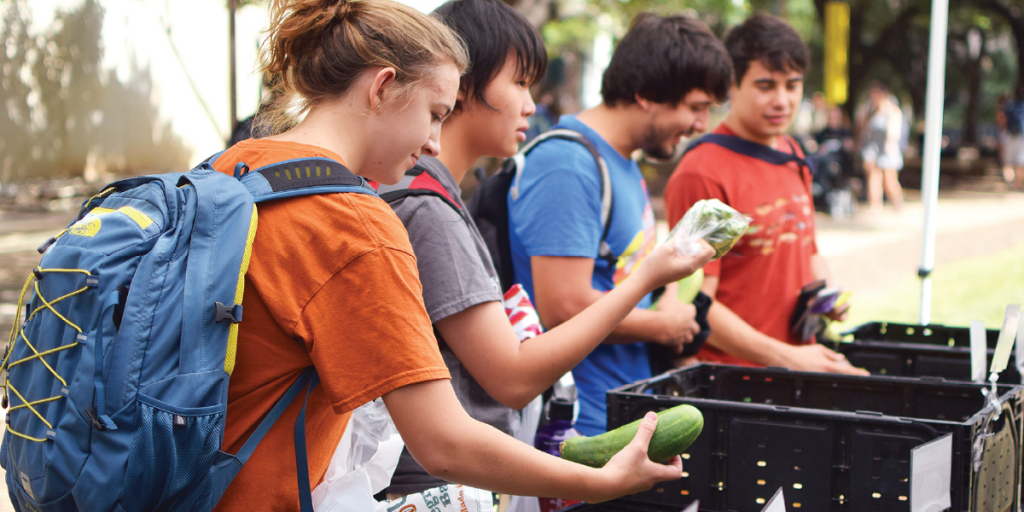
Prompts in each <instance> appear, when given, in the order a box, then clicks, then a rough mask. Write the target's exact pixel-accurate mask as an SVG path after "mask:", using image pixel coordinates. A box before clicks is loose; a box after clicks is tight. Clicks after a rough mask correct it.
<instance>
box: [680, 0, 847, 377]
mask: <svg viewBox="0 0 1024 512" xmlns="http://www.w3.org/2000/svg"><path fill="white" fill-rule="evenodd" d="M725 46H726V49H727V50H728V51H729V55H730V57H731V58H732V62H733V70H734V77H735V83H734V84H733V86H732V90H731V100H730V102H731V108H730V112H729V114H728V116H727V117H726V119H725V121H723V122H722V124H721V125H719V126H718V128H716V129H715V130H714V133H717V134H723V135H727V136H733V137H738V138H739V139H743V141H747V142H746V143H747V144H749V143H751V142H752V143H756V144H760V145H763V146H767V147H768V148H770V149H774V150H777V151H780V152H783V153H789V154H796V155H797V156H799V157H803V153H802V152H801V151H800V149H799V146H798V145H797V144H796V143H795V142H794V141H793V140H792V139H791V138H790V137H788V136H787V135H785V133H786V131H787V130H788V129H789V126H790V124H792V122H793V119H794V118H795V117H796V114H797V109H798V106H799V105H800V100H801V99H802V97H803V75H804V70H806V69H807V64H808V52H807V47H806V45H804V43H803V41H802V40H801V39H800V36H799V35H798V34H797V33H796V31H795V30H793V28H792V27H790V26H789V25H788V24H787V23H786V22H785V21H783V20H781V19H779V18H777V17H774V16H770V15H766V14H759V15H755V16H753V17H751V18H750V19H748V20H747V21H745V22H744V23H743V24H741V25H739V26H736V27H734V28H733V29H732V30H730V31H729V33H728V34H727V35H726V38H725ZM741 142H742V141H741ZM752 147H755V148H756V147H757V146H752ZM810 186H811V175H810V172H809V171H808V169H807V168H806V167H804V166H800V165H798V164H797V163H795V162H790V163H786V164H773V163H769V162H767V161H765V160H762V159H759V158H755V157H752V156H746V155H744V154H740V153H737V152H734V151H732V150H730V149H726V148H725V147H723V146H720V145H717V144H711V143H704V144H701V145H699V146H697V147H695V148H693V149H692V150H691V151H689V152H688V153H686V155H685V156H684V157H683V160H682V161H681V162H680V163H679V167H678V168H677V169H676V170H675V172H674V173H673V175H672V178H671V179H670V180H669V182H668V186H667V187H666V189H665V207H666V210H667V214H668V220H669V223H670V225H675V223H676V222H678V221H679V219H681V218H682V216H683V214H684V213H686V211H687V210H688V209H689V208H690V206H692V205H693V204H694V203H695V202H697V201H698V200H701V199H711V198H716V199H719V200H721V201H722V202H724V203H726V204H728V205H730V206H732V207H733V208H735V209H737V210H739V211H740V212H742V213H744V214H745V215H747V216H749V217H751V219H752V222H751V225H750V229H749V230H748V231H747V234H746V235H744V237H743V238H741V239H740V241H739V243H738V244H737V245H736V246H735V247H734V248H733V249H732V251H730V252H729V253H728V254H726V255H725V256H724V257H723V258H722V259H721V260H717V261H713V262H711V263H709V264H707V265H706V266H705V267H704V272H705V274H706V277H705V280H704V285H703V286H702V290H703V291H704V293H707V294H708V295H710V296H711V297H714V298H715V299H716V300H715V303H714V305H713V306H712V307H711V309H710V311H709V312H708V322H709V324H710V325H711V336H710V337H709V338H708V340H707V344H706V345H705V346H704V348H703V349H702V350H701V352H700V353H699V354H698V355H697V357H698V358H699V359H701V360H705V361H712V362H721V363H728V364H740V365H747V366H753V365H760V366H782V367H787V368H792V369H795V370H808V371H820V372H839V373H849V374H867V372H865V371H863V370H861V369H858V368H854V367H853V366H851V365H850V363H849V362H847V361H846V358H845V357H843V356H842V355H841V354H839V353H836V352H833V351H831V350H829V349H828V348H826V347H824V346H822V345H817V344H815V343H813V340H812V342H811V343H810V344H801V342H800V340H799V339H797V338H795V337H793V336H791V335H790V329H789V320H790V316H791V315H792V314H793V311H794V310H795V308H796V303H797V298H798V296H799V295H800V290H801V288H802V287H803V286H804V285H806V284H808V283H810V282H812V281H815V280H818V279H825V280H828V279H829V278H830V273H829V270H828V265H827V264H826V262H825V260H824V258H822V257H821V255H820V254H818V248H817V245H816V244H815V236H814V205H813V203H812V201H811V194H810ZM845 313H846V307H843V308H841V310H836V311H833V312H832V313H830V316H832V317H833V318H841V317H843V316H845Z"/></svg>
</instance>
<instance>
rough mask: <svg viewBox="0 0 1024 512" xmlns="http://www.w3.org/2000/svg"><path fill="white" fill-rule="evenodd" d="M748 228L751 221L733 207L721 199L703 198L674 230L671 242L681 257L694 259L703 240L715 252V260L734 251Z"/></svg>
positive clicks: (671, 234)
mask: <svg viewBox="0 0 1024 512" xmlns="http://www.w3.org/2000/svg"><path fill="white" fill-rule="evenodd" d="M748 226H750V218H748V217H747V216H746V215H743V214H742V213H740V212H738V211H736V210H734V209H733V208H732V207H731V206H729V205H727V204H725V203H723V202H721V201H719V200H718V199H702V200H700V201H697V202H696V203H694V204H693V206H692V207H690V210H689V211H687V212H686V215H683V219H682V220H680V221H679V223H678V224H676V227H674V228H672V232H671V233H669V240H672V241H673V242H674V243H675V244H676V250H677V251H679V252H680V253H681V254H685V255H687V256H693V255H695V254H698V253H699V252H700V246H699V245H697V241H698V240H700V239H701V238H703V239H704V240H707V242H708V244H710V245H711V247H713V248H714V249H715V259H718V258H721V257H722V256H723V255H725V253H727V252H729V249H732V246H733V245H735V244H736V241H737V240H739V239H740V237H741V236H743V233H746V231H747V227H748Z"/></svg>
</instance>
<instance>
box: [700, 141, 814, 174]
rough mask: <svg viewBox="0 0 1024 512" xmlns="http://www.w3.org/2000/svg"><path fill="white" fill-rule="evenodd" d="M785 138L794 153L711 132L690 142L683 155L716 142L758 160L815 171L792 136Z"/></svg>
mask: <svg viewBox="0 0 1024 512" xmlns="http://www.w3.org/2000/svg"><path fill="white" fill-rule="evenodd" d="M784 140H785V141H786V143H787V144H789V148H790V150H792V153H784V152H782V151H779V150H777V149H772V148H770V147H768V146H765V145H764V144H758V143H756V142H751V141H749V140H747V139H744V138H742V137H737V136H735V135H726V134H724V133H709V134H707V135H704V136H703V137H701V138H699V139H697V140H695V141H693V142H692V143H690V145H689V146H688V147H687V148H686V151H685V152H683V156H686V153H689V152H690V151H693V149H694V148H696V147H697V146H700V145H701V144H715V145H717V146H721V147H723V148H725V149H728V150H729V151H732V152H733V153H739V154H741V155H744V156H749V157H751V158H756V159H758V160H761V161H764V162H767V163H769V164H772V165H786V164H788V163H795V164H797V165H798V166H799V167H800V169H801V172H802V170H803V169H805V168H806V169H807V171H808V172H812V173H813V169H812V168H811V165H810V163H808V161H807V160H805V159H803V158H801V157H800V156H799V155H798V154H797V151H796V146H794V145H793V141H792V140H791V139H790V137H789V136H788V135H785V136H784Z"/></svg>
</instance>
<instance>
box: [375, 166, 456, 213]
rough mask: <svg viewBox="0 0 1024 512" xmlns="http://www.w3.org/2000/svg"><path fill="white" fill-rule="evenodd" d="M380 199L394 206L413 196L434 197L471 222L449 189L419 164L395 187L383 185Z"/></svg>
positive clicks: (380, 189)
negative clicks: (396, 202)
mask: <svg viewBox="0 0 1024 512" xmlns="http://www.w3.org/2000/svg"><path fill="white" fill-rule="evenodd" d="M377 194H378V195H380V198H381V199H383V200H385V201H387V202H388V203H389V204H393V203H394V202H395V201H398V200H399V199H403V198H406V197H412V196H434V197H436V198H438V199H440V200H442V201H444V203H445V204H447V205H448V206H450V207H451V208H452V209H453V210H455V213H458V214H459V216H461V217H462V219H463V220H465V221H467V222H468V221H469V220H468V219H467V218H466V216H465V215H464V214H463V212H462V207H460V206H459V204H458V203H456V202H455V200H454V199H452V196H451V194H450V193H449V192H448V189H446V188H444V185H442V184H441V182H439V181H437V179H436V178H434V177H433V176H431V175H430V173H429V172H427V170H426V169H425V168H423V167H420V166H419V165H418V164H417V165H416V166H415V167H413V168H412V169H409V170H408V171H405V176H403V177H402V180H401V181H399V182H398V183H396V184H394V185H381V186H379V187H378V188H377Z"/></svg>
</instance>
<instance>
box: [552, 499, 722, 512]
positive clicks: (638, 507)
mask: <svg viewBox="0 0 1024 512" xmlns="http://www.w3.org/2000/svg"><path fill="white" fill-rule="evenodd" d="M562 510H563V512H679V511H680V510H681V507H679V506H678V505H665V504H658V503H642V502H637V501H634V500H631V499H630V498H619V499H617V500H612V501H607V502H604V503H594V504H590V503H580V504H579V505H573V506H571V507H566V508H564V509H562ZM703 510H704V509H701V512H703Z"/></svg>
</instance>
